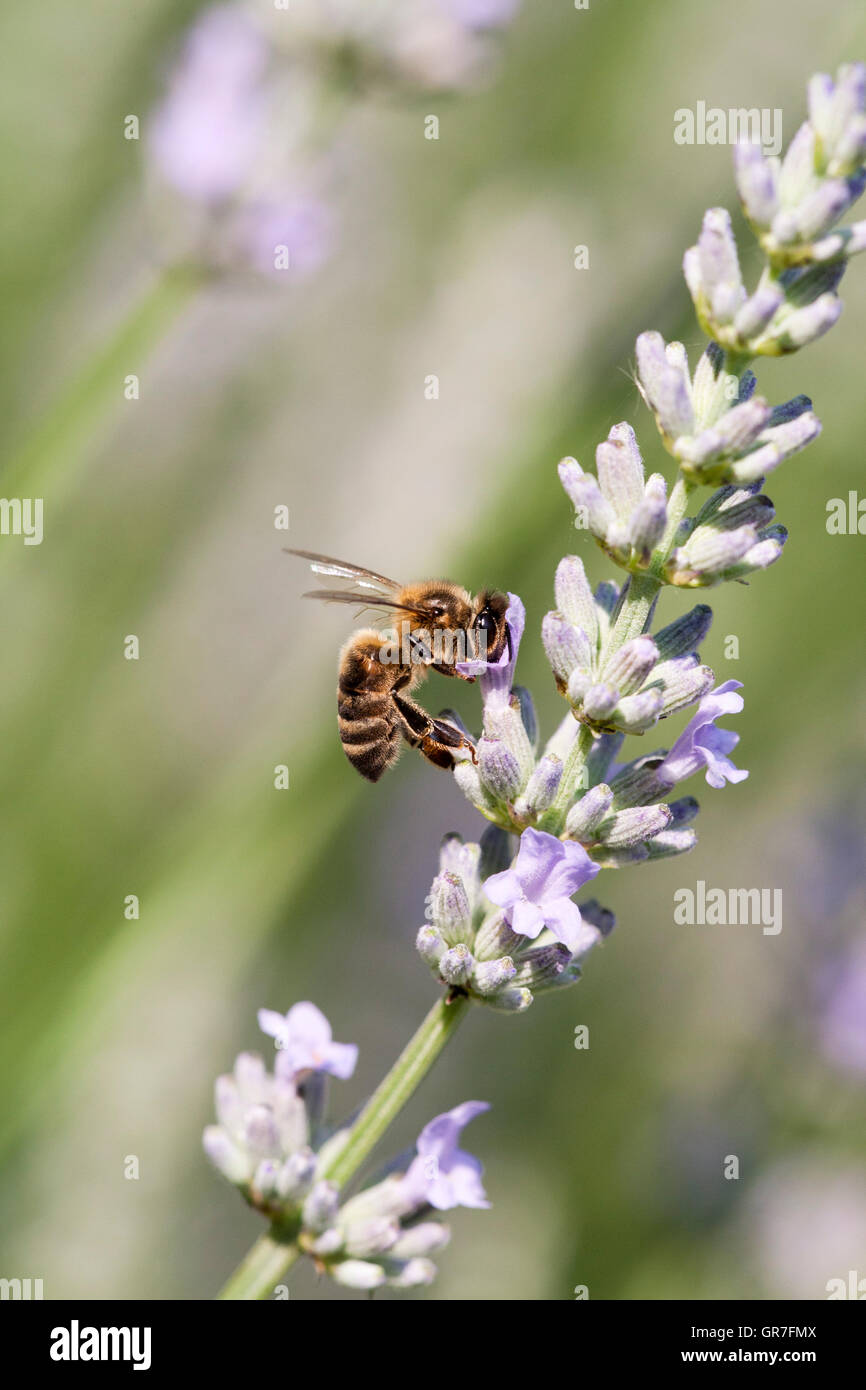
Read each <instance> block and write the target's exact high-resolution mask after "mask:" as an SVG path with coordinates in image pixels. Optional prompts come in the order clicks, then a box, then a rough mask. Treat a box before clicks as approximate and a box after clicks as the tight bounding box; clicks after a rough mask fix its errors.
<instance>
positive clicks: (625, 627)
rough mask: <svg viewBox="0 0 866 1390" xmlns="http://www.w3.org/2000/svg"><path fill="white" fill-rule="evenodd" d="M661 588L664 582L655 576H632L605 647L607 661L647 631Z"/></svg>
mask: <svg viewBox="0 0 866 1390" xmlns="http://www.w3.org/2000/svg"><path fill="white" fill-rule="evenodd" d="M661 586H662V581H661V580H660V579H657V578H656V577H655V575H652V574H633V575H632V576H631V578H630V579H629V581H628V588H627V589H626V592H625V597H624V599H623V602H622V607H621V608H620V610H619V614H618V615H617V619H616V622H615V623H614V625H613V627H612V628H611V630H610V636H609V637H608V639H607V643H606V645H605V649H604V655H605V660H607V659H608V658H609V657H611V656H612V655H613V653H614V652H618V651H619V649H620V647H621V646H623V645H624V643H626V642H629V641H631V639H632V638H633V637H640V635H641V633H642V632H645V631H646V627H647V624H648V622H649V618H650V614H651V612H652V607H653V604H654V603H655V601H656V597H657V595H658V592H659V589H660V588H661Z"/></svg>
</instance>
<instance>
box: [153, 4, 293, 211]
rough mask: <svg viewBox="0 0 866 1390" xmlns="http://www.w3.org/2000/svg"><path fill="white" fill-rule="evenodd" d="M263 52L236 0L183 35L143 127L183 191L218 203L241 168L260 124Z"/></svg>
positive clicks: (235, 185)
mask: <svg viewBox="0 0 866 1390" xmlns="http://www.w3.org/2000/svg"><path fill="white" fill-rule="evenodd" d="M268 57H269V48H268V44H267V42H266V41H265V39H264V37H263V35H262V34H261V33H260V32H259V31H258V29H257V28H256V27H255V25H254V24H253V22H252V21H251V20H250V19H249V17H248V16H247V15H246V13H245V12H244V11H243V10H242V9H240V8H239V7H238V6H236V5H217V6H215V7H214V8H213V9H209V10H206V11H205V12H204V14H202V16H201V17H200V18H199V19H198V20H197V21H196V23H195V24H194V25H193V27H192V29H191V30H190V32H189V34H188V35H187V39H186V43H185V45H184V50H183V54H182V57H181V60H180V62H179V64H178V66H177V68H176V69H175V72H174V74H173V75H172V78H171V80H170V83H169V89H168V94H167V96H166V98H165V101H164V102H163V104H162V106H161V107H160V108H159V109H158V110H157V112H156V114H155V115H154V117H153V121H152V123H151V131H150V148H151V152H152V154H153V157H154V159H155V161H156V164H157V166H158V168H159V170H160V172H161V173H162V175H163V177H164V178H165V179H166V181H167V182H168V183H170V184H171V185H172V187H173V188H175V189H177V191H178V192H179V193H182V194H183V195H184V196H185V197H187V198H191V199H193V200H194V201H196V202H203V203H207V204H211V203H219V202H222V201H224V200H225V199H226V198H228V197H230V196H231V195H232V194H233V193H234V192H235V191H236V190H237V188H238V186H239V184H240V183H241V182H242V180H243V178H244V177H245V175H246V174H247V173H248V170H249V167H250V164H251V161H252V159H253V156H254V154H255V151H256V148H257V145H258V143H259V141H260V138H261V135H262V130H263V124H264V111H265V106H264V94H263V89H262V79H263V76H264V73H265V69H266V67H267V64H268Z"/></svg>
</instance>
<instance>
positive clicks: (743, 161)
mask: <svg viewBox="0 0 866 1390" xmlns="http://www.w3.org/2000/svg"><path fill="white" fill-rule="evenodd" d="M734 176H735V178H736V181H737V191H738V193H739V195H740V202H741V203H742V204H743V211H744V212H745V214H746V216H747V217H748V219H749V221H750V222H751V223H753V225H754V226H756V227H769V225H770V223H771V222H772V220H773V215H774V213H775V211H776V209H777V207H778V204H779V188H778V169H777V167H776V165H775V164H771V163H770V161H769V160H766V159H765V158H764V156H763V153H762V152H761V146H760V145H758V144H752V143H751V142H750V141H742V140H741V141H740V142H739V144H737V145H736V146H735V147H734Z"/></svg>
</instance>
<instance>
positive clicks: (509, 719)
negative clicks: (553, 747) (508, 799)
mask: <svg viewBox="0 0 866 1390" xmlns="http://www.w3.org/2000/svg"><path fill="white" fill-rule="evenodd" d="M484 738H485V739H488V740H491V741H492V740H495V739H499V740H500V742H501V743H502V744H503V745H504V747H505V748H506V749H507V750H508V752H509V753H510V754H511V755H512V757H513V758H514V759H515V761H516V763H517V766H518V768H519V769H520V787H519V788H518V790H520V789H521V788H523V787H525V785H526V783H527V782H528V781H529V778H530V775H531V773H532V770H533V768H534V767H535V754H534V752H533V751H532V744H531V743H530V741H529V735H528V733H527V731H526V725H525V724H524V722H523V716H522V713H521V708H520V701H519V699H517V697H516V696H515V695H514V694H513V693H512V695H511V698H510V700H509V702H508V704H507V705H498V704H497V705H492V704H488V706H487V708H486V709H485V711H484ZM482 742H483V740H482ZM491 751H493V750H491ZM480 768H481V755H480V752H479V770H480ZM481 785H482V787H484V786H485V779H484V776H483V774H482V776H481Z"/></svg>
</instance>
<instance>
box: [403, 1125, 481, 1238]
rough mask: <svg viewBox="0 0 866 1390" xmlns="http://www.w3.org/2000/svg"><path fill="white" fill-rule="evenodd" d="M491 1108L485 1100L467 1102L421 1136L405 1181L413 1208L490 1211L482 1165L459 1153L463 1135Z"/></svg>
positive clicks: (424, 1130) (404, 1185)
mask: <svg viewBox="0 0 866 1390" xmlns="http://www.w3.org/2000/svg"><path fill="white" fill-rule="evenodd" d="M489 1109H490V1106H489V1105H488V1104H487V1102H486V1101H483V1100H466V1101H464V1102H463V1104H462V1105H456V1106H455V1107H454V1109H453V1110H446V1111H445V1113H444V1115H437V1116H436V1118H435V1120H431V1121H430V1123H429V1124H428V1125H425V1126H424V1128H423V1129H422V1131H421V1133H420V1135H419V1136H418V1153H417V1156H416V1157H415V1158H414V1159H413V1160H412V1163H411V1164H410V1166H409V1169H408V1172H407V1173H406V1174H405V1176H404V1178H403V1180H402V1184H401V1187H402V1195H403V1197H404V1198H405V1199H406V1200H407V1201H409V1202H410V1203H411V1204H412V1205H413V1206H426V1205H429V1206H431V1207H435V1208H436V1210H437V1211H450V1210H451V1208H452V1207H489V1206H490V1203H489V1201H488V1200H487V1194H486V1193H485V1191H484V1188H483V1186H482V1184H481V1173H482V1171H483V1170H482V1167H481V1163H480V1162H479V1160H478V1159H477V1158H473V1156H472V1154H468V1153H466V1152H465V1151H464V1150H463V1149H458V1147H457V1141H458V1139H459V1138H460V1131H461V1130H462V1129H463V1128H464V1126H465V1125H468V1124H469V1121H470V1120H474V1119H475V1117H476V1115H483V1113H484V1111H485V1110H489Z"/></svg>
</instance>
